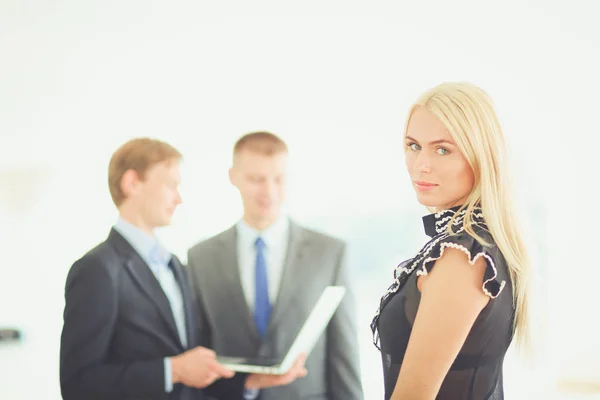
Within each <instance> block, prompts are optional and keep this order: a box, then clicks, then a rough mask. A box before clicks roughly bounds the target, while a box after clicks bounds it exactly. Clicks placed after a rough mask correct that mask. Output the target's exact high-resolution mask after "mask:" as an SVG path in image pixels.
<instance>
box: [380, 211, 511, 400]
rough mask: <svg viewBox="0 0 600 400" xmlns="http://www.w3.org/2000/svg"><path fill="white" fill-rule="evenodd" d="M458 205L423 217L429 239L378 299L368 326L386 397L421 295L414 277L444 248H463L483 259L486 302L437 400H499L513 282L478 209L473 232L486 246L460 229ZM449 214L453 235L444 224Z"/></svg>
mask: <svg viewBox="0 0 600 400" xmlns="http://www.w3.org/2000/svg"><path fill="white" fill-rule="evenodd" d="M458 209H459V207H455V208H452V209H450V210H445V211H442V212H440V213H437V214H430V215H427V216H425V217H423V224H424V226H425V233H426V234H427V235H428V236H430V237H431V240H430V241H429V242H428V243H427V244H426V245H425V247H423V249H422V250H421V251H420V252H419V253H418V254H417V255H416V256H415V257H414V258H412V259H409V260H406V261H404V262H402V263H401V264H400V265H399V266H398V267H397V268H396V270H395V272H394V278H395V280H394V283H393V284H392V285H391V286H390V287H389V288H388V290H387V291H386V293H385V295H384V296H383V297H382V299H381V304H380V307H379V310H378V311H377V313H376V315H375V318H374V319H373V322H372V324H371V328H372V330H373V334H374V342H375V345H376V346H377V347H378V348H379V349H380V350H381V356H382V361H383V373H384V383H385V399H389V398H390V397H391V396H392V393H393V391H394V388H395V386H396V381H397V380H398V375H399V373H400V367H401V365H402V360H403V359H404V354H405V353H406V349H407V346H408V339H409V338H410V335H411V332H412V327H413V323H414V321H415V317H416V314H417V309H418V308H419V302H420V299H421V293H420V292H419V290H418V289H417V277H418V275H422V274H424V273H426V272H425V271H427V272H429V271H431V269H432V268H434V266H435V261H436V260H437V259H438V258H440V257H441V256H442V254H443V252H444V249H445V248H447V247H453V248H457V249H460V250H462V251H464V252H465V253H466V254H467V255H468V256H469V259H470V260H471V263H474V262H475V260H476V259H477V258H479V257H484V258H485V261H486V264H487V267H486V271H485V275H484V278H483V282H482V290H483V291H484V293H485V294H487V295H488V296H489V297H490V298H491V300H490V301H489V302H488V304H487V305H486V306H485V307H484V309H483V310H482V311H481V313H480V314H479V316H478V317H477V319H476V320H475V323H474V324H473V327H472V328H471V331H470V333H469V335H468V336H467V339H466V341H465V343H464V345H463V347H462V348H461V350H460V352H459V354H458V355H457V357H456V359H455V360H454V363H453V364H452V366H451V368H450V370H449V371H448V374H447V375H446V377H445V378H444V381H443V383H442V386H441V387H440V391H439V393H438V396H437V397H436V399H451V400H456V399H461V400H463V399H464V400H471V399H473V400H482V399H492V400H500V399H504V392H503V384H502V363H503V361H504V355H505V354H506V351H507V349H508V347H509V345H510V343H511V341H512V338H513V333H514V332H513V320H514V315H515V308H514V306H513V301H512V284H511V280H510V276H509V272H508V268H507V265H506V261H505V260H504V257H503V256H502V253H500V250H499V249H498V247H497V246H496V245H495V243H494V241H493V239H492V237H491V235H490V233H489V232H488V230H487V227H486V225H485V221H484V219H483V215H482V213H481V209H479V208H477V209H475V212H474V214H473V224H472V227H473V230H474V231H475V232H476V233H477V234H478V235H479V236H481V237H482V238H483V239H484V240H485V241H486V242H487V243H488V244H490V245H491V246H489V247H488V246H485V247H484V246H483V245H482V244H481V243H479V242H478V241H477V240H475V239H474V238H473V237H472V236H471V235H469V234H468V233H467V232H466V231H465V230H464V228H463V220H464V216H465V211H464V210H463V211H461V212H459V213H458V215H456V214H457V212H458ZM453 216H456V218H455V221H454V222H453V224H452V227H453V233H452V234H449V233H447V227H448V224H449V223H450V221H451V219H452V217H453Z"/></svg>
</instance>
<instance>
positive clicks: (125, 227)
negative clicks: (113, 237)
mask: <svg viewBox="0 0 600 400" xmlns="http://www.w3.org/2000/svg"><path fill="white" fill-rule="evenodd" d="M114 228H115V230H116V231H117V232H119V233H120V234H121V235H122V236H123V237H124V238H125V239H126V240H127V241H128V242H129V244H131V246H132V247H133V248H134V249H135V250H136V251H137V252H138V254H139V255H140V256H141V257H142V258H143V259H144V261H146V263H148V265H156V264H162V265H168V264H169V262H170V261H171V257H172V255H171V253H170V252H168V251H167V250H166V249H165V248H164V247H163V246H162V245H161V244H160V243H159V242H158V240H157V239H156V238H155V237H153V236H150V235H148V234H147V233H146V232H144V231H142V230H141V229H139V228H138V227H136V226H135V225H133V224H131V223H130V222H127V221H125V220H124V219H123V218H121V217H119V218H118V219H117V222H116V223H115V225H114Z"/></svg>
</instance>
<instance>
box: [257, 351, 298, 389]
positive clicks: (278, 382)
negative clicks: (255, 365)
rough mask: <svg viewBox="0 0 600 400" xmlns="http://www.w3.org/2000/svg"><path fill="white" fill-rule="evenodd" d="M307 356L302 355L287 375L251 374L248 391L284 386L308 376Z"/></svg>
mask: <svg viewBox="0 0 600 400" xmlns="http://www.w3.org/2000/svg"><path fill="white" fill-rule="evenodd" d="M305 361H306V355H304V354H302V355H300V357H298V359H297V360H296V362H295V363H294V365H293V366H292V368H291V369H290V370H289V371H288V372H286V373H285V375H267V374H251V375H248V378H247V379H246V389H261V388H267V387H272V386H283V385H288V384H290V383H292V382H294V381H295V380H296V379H298V378H302V377H304V376H306V374H307V371H306V368H304V362H305Z"/></svg>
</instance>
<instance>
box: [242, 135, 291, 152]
mask: <svg viewBox="0 0 600 400" xmlns="http://www.w3.org/2000/svg"><path fill="white" fill-rule="evenodd" d="M242 150H250V151H253V152H255V153H259V154H263V155H266V156H272V155H275V154H280V153H287V152H288V147H287V144H285V142H284V141H283V139H281V138H280V137H279V136H277V135H274V134H272V133H271V132H266V131H258V132H250V133H247V134H245V135H244V136H242V137H241V138H239V139H238V141H237V142H236V143H235V146H234V147H233V155H234V156H235V155H236V154H238V153H239V152H240V151H242Z"/></svg>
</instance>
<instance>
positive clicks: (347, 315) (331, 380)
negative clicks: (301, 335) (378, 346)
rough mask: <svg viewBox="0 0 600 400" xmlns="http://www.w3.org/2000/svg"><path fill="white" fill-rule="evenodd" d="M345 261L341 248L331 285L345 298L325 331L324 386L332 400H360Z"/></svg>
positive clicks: (353, 312) (352, 308)
mask: <svg viewBox="0 0 600 400" xmlns="http://www.w3.org/2000/svg"><path fill="white" fill-rule="evenodd" d="M346 260H347V254H346V246H345V245H344V246H342V248H341V251H340V254H339V257H338V264H337V273H336V276H335V279H334V282H333V284H334V285H339V286H344V287H345V288H346V295H345V296H344V299H343V300H342V302H341V303H340V306H339V308H338V309H337V311H336V313H335V314H334V316H333V318H332V319H331V322H330V323H329V326H328V328H327V384H328V392H329V396H330V397H329V398H330V399H332V400H342V399H344V400H350V399H351V400H358V399H361V400H362V399H363V391H362V385H361V379H360V360H359V346H358V338H357V326H356V324H357V321H356V308H355V300H354V295H353V291H352V290H351V285H350V282H349V279H348V268H347V263H346Z"/></svg>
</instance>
